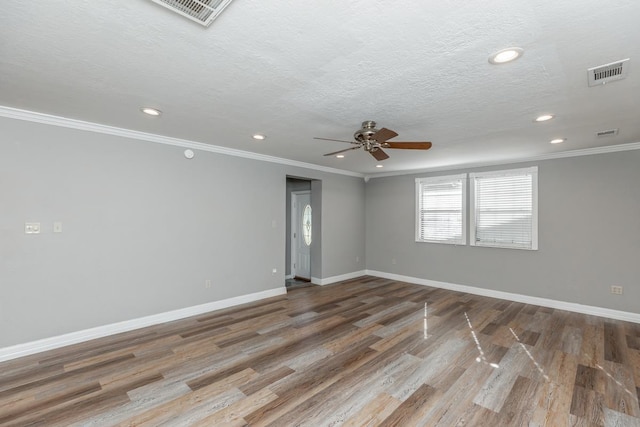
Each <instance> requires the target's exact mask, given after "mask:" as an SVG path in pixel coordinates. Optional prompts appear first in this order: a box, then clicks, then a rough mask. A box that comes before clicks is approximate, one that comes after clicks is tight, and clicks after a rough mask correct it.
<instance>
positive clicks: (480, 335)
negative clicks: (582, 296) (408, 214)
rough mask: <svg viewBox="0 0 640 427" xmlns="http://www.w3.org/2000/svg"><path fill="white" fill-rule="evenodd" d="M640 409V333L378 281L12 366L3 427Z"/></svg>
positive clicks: (555, 416) (370, 421) (1, 385)
mask: <svg viewBox="0 0 640 427" xmlns="http://www.w3.org/2000/svg"><path fill="white" fill-rule="evenodd" d="M425 307H426V316H425ZM639 398H640V325H637V324H632V323H625V322H620V321H614V320H609V319H604V318H600V317H594V316H586V315H580V314H575V313H569V312H565V311H560V310H553V309H549V308H544V307H538V306H532V305H526V304H521V303H515V302H508V301H503V300H497V299H492V298H485V297H479V296H474V295H468V294H463V293H458V292H451V291H446V290H442V289H435V288H428V287H423V286H418V285H412V284H407V283H401V282H394V281H391V280H385V279H379V278H373V277H362V278H359V279H354V280H350V281H346V282H342V283H339V284H335V285H330V286H325V287H315V286H314V287H304V288H299V289H294V290H292V291H290V292H289V293H288V294H287V295H286V296H281V297H275V298H270V299H267V300H262V301H259V302H256V303H252V304H246V305H243V306H239V307H234V308H230V309H225V310H221V311H216V312H212V313H207V314H204V315H201V316H197V317H193V318H189V319H185V320H180V321H176V322H171V323H167V324H163V325H159V326H154V327H150V328H145V329H140V330H137V331H132V332H128V333H125V334H120V335H115V336H111V337H107V338H103V339H99V340H95V341H91V342H87V343H82V344H78V345H74V346H70V347H66V348H61V349H56V350H53V351H50V352H46V353H40V354H37V355H33V356H28V357H25V358H22V359H18V360H12V361H8V362H4V363H2V364H0V425H2V426H31V425H42V426H58V425H60V426H69V425H73V426H111V425H117V426H158V425H167V426H236V425H237V426H244V425H251V426H298V425H300V426H337V425H344V426H456V425H464V426H632V427H633V426H638V427H640V406H639V405H638V400H639Z"/></svg>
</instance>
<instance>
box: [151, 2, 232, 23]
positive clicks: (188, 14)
mask: <svg viewBox="0 0 640 427" xmlns="http://www.w3.org/2000/svg"><path fill="white" fill-rule="evenodd" d="M151 1H152V2H154V3H157V4H159V5H160V6H164V7H166V8H167V9H169V10H172V11H174V12H176V13H178V14H180V15H182V16H184V17H185V18H189V19H191V20H192V21H195V22H197V23H199V24H202V25H204V26H205V27H208V26H209V25H211V23H212V22H213V20H214V19H216V18H217V17H218V15H220V14H221V13H222V11H223V10H224V8H225V7H227V6H229V3H231V1H232V0H151Z"/></svg>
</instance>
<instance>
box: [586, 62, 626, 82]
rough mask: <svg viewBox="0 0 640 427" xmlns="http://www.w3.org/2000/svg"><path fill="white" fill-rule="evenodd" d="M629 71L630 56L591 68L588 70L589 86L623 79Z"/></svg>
mask: <svg viewBox="0 0 640 427" xmlns="http://www.w3.org/2000/svg"><path fill="white" fill-rule="evenodd" d="M628 71H629V58H627V59H622V60H620V61H616V62H612V63H610V64H604V65H600V66H598V67H593V68H589V69H588V70H587V74H588V76H589V86H598V85H603V84H605V83H609V82H613V81H615V80H622V79H624V78H625V77H627V72H628Z"/></svg>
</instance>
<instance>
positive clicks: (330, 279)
mask: <svg viewBox="0 0 640 427" xmlns="http://www.w3.org/2000/svg"><path fill="white" fill-rule="evenodd" d="M365 275H366V271H365V270H360V271H354V272H351V273H346V274H340V275H339V276H332V277H326V278H324V279H319V278H317V277H312V278H311V283H313V284H314V285H320V286H324V285H330V284H332V283H337V282H342V281H343V280H350V279H355V278H356V277H361V276H365Z"/></svg>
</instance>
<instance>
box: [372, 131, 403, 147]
mask: <svg viewBox="0 0 640 427" xmlns="http://www.w3.org/2000/svg"><path fill="white" fill-rule="evenodd" d="M396 136H398V134H397V133H395V132H394V131H392V130H391V129H387V128H382V129H380V130H379V131H378V132H376V133H374V134H373V135H372V136H371V139H373V140H376V141H378V142H379V143H380V144H382V143H383V142H385V141H386V140H387V139H391V138H395V137H396Z"/></svg>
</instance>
